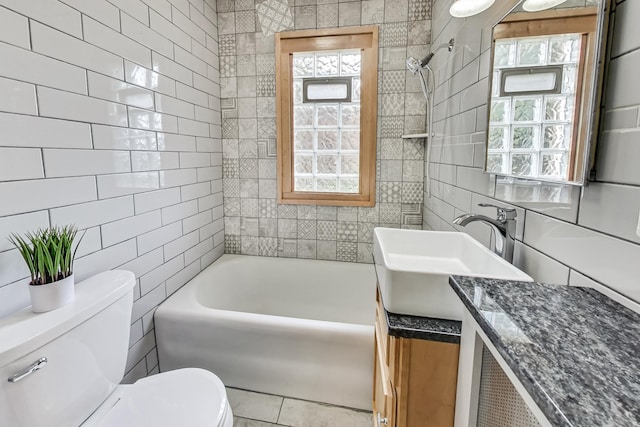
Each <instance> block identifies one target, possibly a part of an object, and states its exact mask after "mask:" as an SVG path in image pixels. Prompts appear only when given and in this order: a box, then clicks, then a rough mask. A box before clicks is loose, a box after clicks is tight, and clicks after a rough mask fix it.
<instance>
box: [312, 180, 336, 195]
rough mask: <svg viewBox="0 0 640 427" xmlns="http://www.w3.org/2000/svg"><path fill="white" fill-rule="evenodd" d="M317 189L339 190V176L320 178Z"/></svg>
mask: <svg viewBox="0 0 640 427" xmlns="http://www.w3.org/2000/svg"><path fill="white" fill-rule="evenodd" d="M316 182H317V190H316V191H327V192H335V191H338V178H318V179H317V180H316Z"/></svg>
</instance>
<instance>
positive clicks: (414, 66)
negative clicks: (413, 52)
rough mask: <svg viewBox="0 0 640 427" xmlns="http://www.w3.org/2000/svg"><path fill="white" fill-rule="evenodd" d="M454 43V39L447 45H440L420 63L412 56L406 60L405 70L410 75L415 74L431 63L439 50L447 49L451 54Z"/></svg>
mask: <svg viewBox="0 0 640 427" xmlns="http://www.w3.org/2000/svg"><path fill="white" fill-rule="evenodd" d="M454 41H455V40H454V39H451V40H449V42H448V43H442V44H441V45H439V46H437V47H436V48H435V50H434V51H433V52H429V54H428V55H427V56H425V57H424V58H422V59H421V60H420V61H418V60H417V59H416V58H414V57H413V56H411V57H409V58H407V69H408V70H409V71H411V74H415V73H417V72H418V71H419V70H420V69H421V68H424V67H426V66H427V64H429V62H431V60H432V59H433V56H434V55H435V53H436V52H437V51H439V50H440V49H444V48H447V50H448V51H449V52H451V51H452V50H453V44H454Z"/></svg>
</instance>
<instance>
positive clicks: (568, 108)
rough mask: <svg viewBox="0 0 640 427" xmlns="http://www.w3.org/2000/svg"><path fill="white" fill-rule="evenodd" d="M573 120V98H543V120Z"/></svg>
mask: <svg viewBox="0 0 640 427" xmlns="http://www.w3.org/2000/svg"><path fill="white" fill-rule="evenodd" d="M572 118H573V97H571V98H569V97H566V96H547V97H546V98H545V107H544V120H545V121H550V122H551V121H554V122H560V121H562V122H569V121H571V119H572Z"/></svg>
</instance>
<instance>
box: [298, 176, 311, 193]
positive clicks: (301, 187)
mask: <svg viewBox="0 0 640 427" xmlns="http://www.w3.org/2000/svg"><path fill="white" fill-rule="evenodd" d="M295 189H296V191H313V190H314V188H313V178H296V180H295Z"/></svg>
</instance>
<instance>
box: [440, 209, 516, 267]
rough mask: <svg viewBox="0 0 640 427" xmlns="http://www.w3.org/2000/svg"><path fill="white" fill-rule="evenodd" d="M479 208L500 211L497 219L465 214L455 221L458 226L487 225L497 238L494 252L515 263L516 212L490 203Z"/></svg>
mask: <svg viewBox="0 0 640 427" xmlns="http://www.w3.org/2000/svg"><path fill="white" fill-rule="evenodd" d="M478 206H482V207H485V208H486V207H491V208H496V209H497V210H498V215H497V218H495V219H494V218H489V217H488V216H485V215H479V214H464V215H460V216H459V217H457V218H456V219H454V220H453V223H454V224H456V225H461V226H463V227H464V226H466V225H467V224H469V223H472V222H475V221H481V222H483V223H485V224H487V225H488V226H489V227H491V229H492V230H493V235H494V237H495V248H494V250H493V251H494V252H495V253H496V254H498V255H500V256H501V257H502V258H504V259H505V260H507V261H509V262H512V261H513V248H514V246H515V242H516V239H515V235H516V210H515V209H513V208H502V207H500V206H496V205H490V204H488V203H479V204H478Z"/></svg>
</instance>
